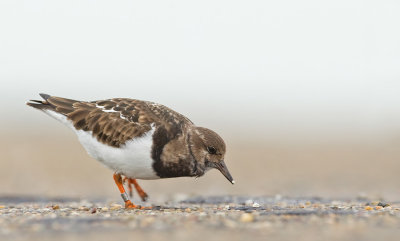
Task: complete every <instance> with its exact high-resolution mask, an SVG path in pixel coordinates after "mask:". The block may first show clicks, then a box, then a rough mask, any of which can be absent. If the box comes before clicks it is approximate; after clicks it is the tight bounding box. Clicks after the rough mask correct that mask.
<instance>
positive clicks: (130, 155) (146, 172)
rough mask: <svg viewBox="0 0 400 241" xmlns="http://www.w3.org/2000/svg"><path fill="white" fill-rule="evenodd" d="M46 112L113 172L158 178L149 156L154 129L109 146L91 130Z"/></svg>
mask: <svg viewBox="0 0 400 241" xmlns="http://www.w3.org/2000/svg"><path fill="white" fill-rule="evenodd" d="M46 113H47V114H49V115H50V116H52V117H54V118H56V119H57V120H60V121H61V122H63V123H64V124H66V125H68V126H69V127H71V129H72V130H74V131H75V133H76V134H77V136H78V139H79V141H80V143H81V144H82V146H83V147H84V148H85V149H86V151H87V152H88V154H89V155H90V156H91V157H93V158H94V159H96V160H98V161H100V162H101V163H103V164H104V165H105V166H107V167H109V168H111V169H112V170H114V171H115V172H118V173H121V174H123V175H125V176H127V177H129V178H137V179H158V178H160V177H158V176H157V175H156V173H155V172H154V170H153V167H152V164H153V159H152V158H151V146H152V143H153V140H152V136H153V133H154V129H152V130H151V131H149V132H148V133H147V134H146V135H144V136H142V137H139V138H135V139H133V140H130V141H128V142H127V143H125V145H122V146H120V147H119V148H116V147H111V146H108V145H106V144H103V143H101V142H99V141H97V139H96V138H94V137H93V136H92V132H89V131H83V130H76V129H75V128H74V127H73V126H72V123H71V122H70V121H69V120H68V119H67V118H66V117H65V116H64V115H61V114H58V113H56V112H54V111H46Z"/></svg>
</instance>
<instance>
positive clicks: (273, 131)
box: [0, 0, 400, 202]
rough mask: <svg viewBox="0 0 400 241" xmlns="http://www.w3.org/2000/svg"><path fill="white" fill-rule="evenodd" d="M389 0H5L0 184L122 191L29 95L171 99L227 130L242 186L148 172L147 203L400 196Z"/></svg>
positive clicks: (397, 75)
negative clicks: (189, 198) (229, 197)
mask: <svg viewBox="0 0 400 241" xmlns="http://www.w3.org/2000/svg"><path fill="white" fill-rule="evenodd" d="M399 12H400V3H399V2H398V1H365V0H358V1H357V0H346V1H334V2H327V1H310V0H306V1H295V0H287V1H227V0H213V1H207V0H206V1H200V2H193V1H159V0H155V1H87V0H79V1H65V2H61V1H50V0H48V1H44V0H37V1H20V0H12V1H11V0H3V1H1V2H0V30H1V31H0V84H1V88H0V98H1V103H2V114H1V115H0V118H1V119H0V131H1V136H0V153H1V156H0V158H1V168H0V178H1V179H0V180H1V182H0V195H14V194H17V195H21V194H25V195H39V196H41V195H43V196H46V195H47V196H71V197H88V198H91V197H107V198H113V199H115V200H119V195H118V190H117V188H116V187H115V185H114V182H113V179H112V172H111V171H110V170H108V169H106V168H104V167H102V166H101V164H99V163H96V161H94V160H92V159H90V158H89V157H88V156H87V155H86V153H85V151H84V149H83V148H82V147H81V146H80V145H79V143H78V142H77V139H76V137H75V136H74V134H73V133H72V131H70V130H68V128H66V127H64V126H62V125H61V124H60V123H57V122H56V121H54V120H53V119H51V118H49V117H48V116H46V115H44V114H43V113H40V112H38V111H36V110H33V109H30V108H28V107H27V106H26V105H25V102H26V101H27V100H28V99H38V98H39V97H38V93H40V92H43V93H48V94H51V95H56V96H62V97H68V98H72V99H81V100H96V99H105V98H112V97H130V98H136V99H144V100H151V101H155V102H159V103H162V104H164V105H167V106H169V107H171V108H173V109H175V110H177V111H179V112H181V113H182V114H184V115H186V116H188V117H189V118H190V119H191V120H192V121H194V122H195V123H196V124H198V125H200V126H206V127H209V128H211V129H213V130H215V131H217V132H218V133H219V134H221V136H222V137H224V139H225V140H226V142H227V145H228V156H227V158H226V162H227V164H228V166H229V167H230V169H231V173H232V175H233V176H234V178H235V179H236V182H237V184H236V185H234V186H232V185H230V184H229V183H228V182H227V181H226V180H225V179H224V178H223V177H222V176H221V175H220V174H219V173H217V172H216V171H211V172H210V173H208V174H206V176H204V177H202V178H199V179H190V178H181V179H171V180H164V181H163V180H161V181H142V182H140V183H142V184H143V187H144V189H145V190H146V191H147V192H148V193H149V194H150V197H151V198H152V199H151V200H152V201H154V202H156V201H157V200H168V199H169V198H173V197H174V196H176V195H178V196H179V195H183V196H185V195H205V194H251V195H277V194H281V195H289V196H310V195H315V196H325V197H333V198H335V197H337V198H340V197H351V198H353V197H357V196H368V197H378V198H386V199H390V200H399V199H400V190H399V188H398V185H399V183H400V175H399V174H398V173H399V171H400V150H399V145H400V111H399V107H400V94H399V93H400V68H399V66H400V44H399V43H400V31H398V28H399V23H400V15H399V14H398V13H399Z"/></svg>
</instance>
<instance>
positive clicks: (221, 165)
mask: <svg viewBox="0 0 400 241" xmlns="http://www.w3.org/2000/svg"><path fill="white" fill-rule="evenodd" d="M214 167H215V168H216V169H218V170H219V171H220V172H221V173H222V175H224V176H225V177H226V179H228V181H229V182H230V183H232V184H235V181H234V180H233V178H232V176H231V174H230V173H229V171H228V168H227V167H226V165H225V162H224V160H222V161H220V162H219V163H214Z"/></svg>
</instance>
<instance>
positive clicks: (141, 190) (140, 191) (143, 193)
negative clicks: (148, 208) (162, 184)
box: [130, 179, 149, 202]
mask: <svg viewBox="0 0 400 241" xmlns="http://www.w3.org/2000/svg"><path fill="white" fill-rule="evenodd" d="M130 180H131V183H132V184H133V185H134V186H135V188H136V191H137V192H138V194H139V196H140V198H141V199H142V201H143V202H144V201H146V200H147V198H148V197H149V196H148V195H147V193H145V192H144V191H143V189H142V188H141V187H140V186H139V183H137V181H136V179H130Z"/></svg>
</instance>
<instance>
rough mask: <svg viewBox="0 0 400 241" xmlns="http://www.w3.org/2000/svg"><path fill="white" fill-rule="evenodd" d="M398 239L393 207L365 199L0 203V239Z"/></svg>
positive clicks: (399, 208)
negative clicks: (138, 205)
mask: <svg viewBox="0 0 400 241" xmlns="http://www.w3.org/2000/svg"><path fill="white" fill-rule="evenodd" d="M399 235H400V203H386V202H382V201H381V202H378V201H371V200H366V199H358V200H328V199H321V198H286V197H281V196H275V197H249V196H208V197H193V198H189V199H186V200H183V201H179V202H178V201H170V202H166V203H165V204H164V205H162V206H153V207H152V208H151V209H148V210H125V209H124V208H122V206H121V205H120V204H119V203H114V202H106V201H104V200H97V201H89V200H71V199H68V198H60V199H45V198H33V197H30V198H27V197H25V198H21V197H19V198H17V197H0V238H2V240H25V239H26V240H28V239H29V240H54V239H57V240H84V239H86V240H88V239H90V240H110V239H116V238H118V239H129V240H137V239H139V238H140V239H141V240H142V239H145V240H171V239H173V240H188V239H190V240H244V239H251V240H265V239H273V240H292V239H294V238H296V239H297V240H398V237H399ZM382 238H384V239H382Z"/></svg>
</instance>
